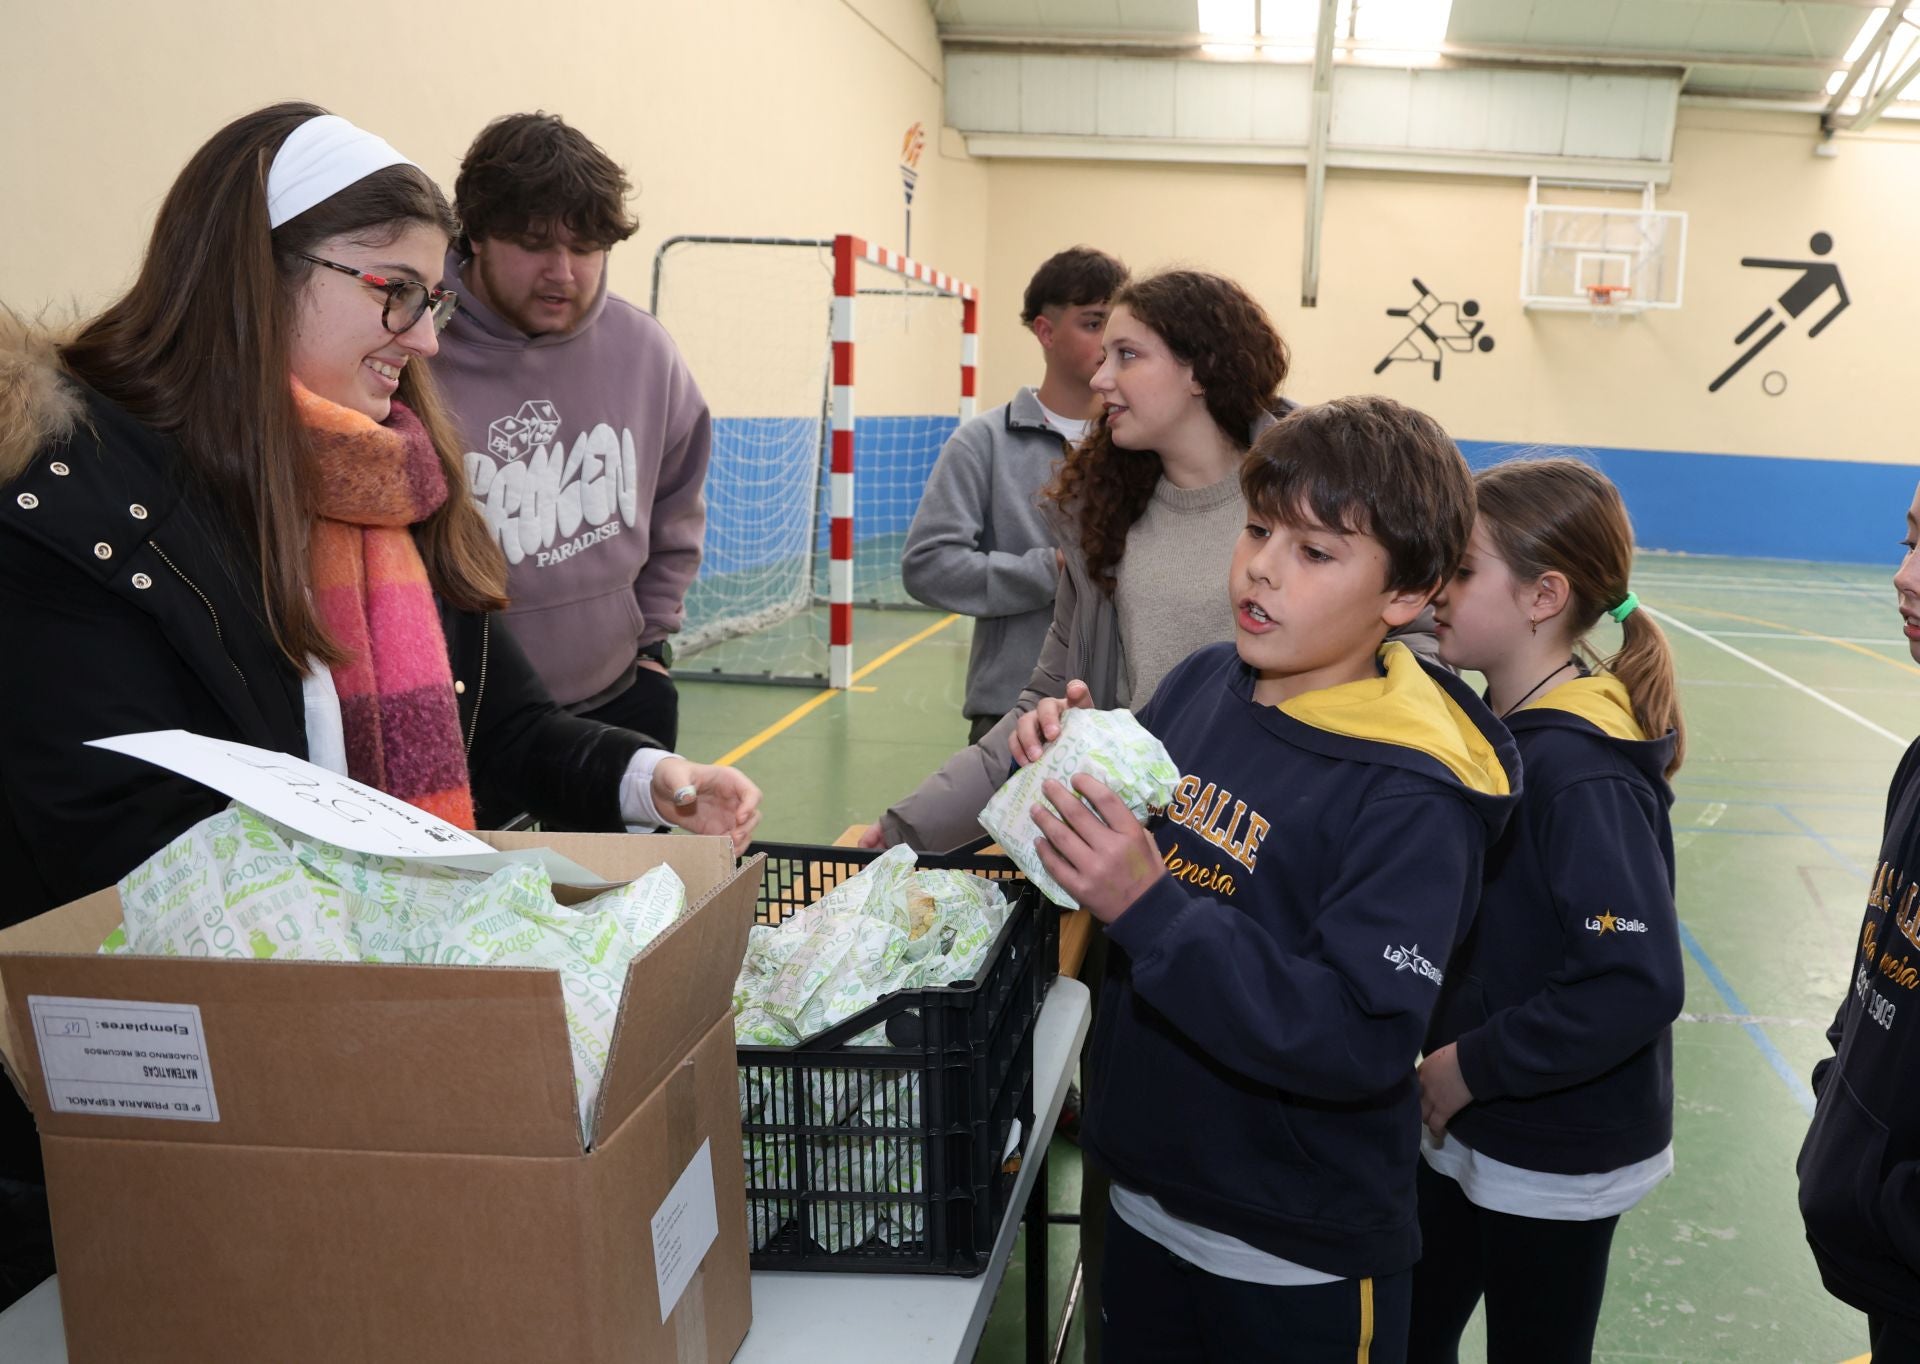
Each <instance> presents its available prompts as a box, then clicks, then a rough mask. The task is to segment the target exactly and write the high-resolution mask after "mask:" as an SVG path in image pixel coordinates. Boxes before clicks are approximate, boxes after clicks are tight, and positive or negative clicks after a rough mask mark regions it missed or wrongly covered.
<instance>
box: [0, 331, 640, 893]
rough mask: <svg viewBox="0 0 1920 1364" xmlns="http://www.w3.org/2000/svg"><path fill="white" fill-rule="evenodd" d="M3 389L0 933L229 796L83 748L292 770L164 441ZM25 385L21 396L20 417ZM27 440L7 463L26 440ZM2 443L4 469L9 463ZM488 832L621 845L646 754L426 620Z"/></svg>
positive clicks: (482, 623) (35, 380)
mask: <svg viewBox="0 0 1920 1364" xmlns="http://www.w3.org/2000/svg"><path fill="white" fill-rule="evenodd" d="M9 358H11V359H12V360H13V361H14V368H13V370H12V372H11V373H9V372H8V371H7V370H5V369H0V390H6V389H12V390H14V391H13V392H12V393H11V395H10V397H11V401H9V400H8V398H9V395H8V394H7V393H4V392H0V423H9V424H6V425H3V426H0V640H4V641H5V647H6V650H7V655H8V656H7V661H6V664H5V666H4V667H0V925H4V924H7V923H12V922H16V921H18V920H20V919H23V918H26V917H28V916H30V915H33V914H37V913H40V912H41V911H43V910H45V909H48V908H51V907H52V906H54V905H58V904H61V903H64V902H65V901H67V900H70V899H73V898H74V897H76V896H80V895H85V894H87V893H89V892H91V891H95V890H98V889H100V888H101V887H103V886H107V885H111V884H112V883H113V882H114V881H116V880H118V879H119V878H120V877H121V876H122V875H124V874H125V873H126V872H128V871H129V870H131V869H132V868H133V867H135V866H137V865H138V864H139V863H140V862H142V861H143V860H145V859H146V858H147V857H148V856H149V855H151V854H152V853H153V852H154V851H156V850H157V849H158V848H160V847H161V846H163V845H164V844H165V843H167V842H168V841H169V840H171V839H172V838H173V837H174V836H175V835H177V834H179V833H180V832H181V831H182V830H184V829H186V828H188V827H189V826H191V825H192V824H194V823H196V822H198V821H199V820H201V819H203V818H205V817H206V816H207V815H210V814H212V813H214V812H215V811H217V810H219V809H220V808H221V807H222V806H224V805H225V804H226V797H224V796H222V795H220V794H218V793H217V792H213V791H210V790H208V789H206V788H205V787H202V786H200V785H198V784H197V783H194V782H191V781H188V780H186V779H184V778H178V777H173V776H169V775H168V774H166V773H165V772H162V771H161V770H160V769H158V768H155V767H152V766H150V765H148V764H146V763H143V762H139V761H136V760H133V759H130V758H126V757H123V756H121V755H119V754H114V753H107V752H103V751H101V750H99V749H91V748H87V747H85V743H86V741H87V740H89V739H97V738H102V737H106V736H109V735H115V734H125V733H131V732H135V731H141V730H154V729H184V730H190V731H192V732H194V733H198V734H207V735H212V736H215V737H219V738H225V739H235V740H238V741H240V742H242V743H248V744H253V745H255V746H257V747H260V748H269V749H274V750H277V751H280V752H284V753H291V754H294V755H295V756H299V757H305V756H306V751H307V747H306V742H307V741H306V715H305V708H304V703H303V701H302V697H301V685H300V676H299V674H298V673H297V672H296V671H295V670H294V669H293V667H292V666H291V665H290V664H289V663H288V661H287V660H286V658H285V657H284V656H283V655H281V654H280V652H279V650H278V649H277V648H276V647H275V646H274V643H273V640H272V637H271V635H270V634H269V633H268V631H267V629H266V628H265V625H264V623H263V614H262V607H261V596H260V592H259V586H258V583H257V582H256V581H255V575H254V573H252V572H250V571H248V570H246V569H244V568H242V567H239V566H237V565H236V564H235V563H233V562H231V561H230V559H229V556H227V555H226V554H223V553H222V552H220V551H219V550H217V549H216V548H215V546H216V544H219V543H222V542H225V541H229V540H230V537H229V536H227V535H225V534H224V533H223V532H222V530H221V529H220V527H219V526H218V524H217V522H216V520H215V518H214V516H213V514H212V513H211V511H210V510H209V508H208V506H207V504H206V503H205V502H204V500H202V499H200V498H198V497H195V496H193V495H191V494H190V493H188V492H187V490H186V489H184V488H183V487H182V485H181V481H180V471H179V466H178V464H177V462H176V459H175V447H174V446H173V443H172V441H171V440H170V438H168V437H165V436H163V435H160V434H158V433H156V432H154V431H152V430H151V429H149V428H147V427H145V426H142V425H141V424H140V423H138V422H136V421H135V420H134V419H133V418H131V417H130V416H128V415H127V414H126V413H125V412H123V411H121V410H120V409H119V408H117V407H115V406H114V405H113V404H111V403H109V402H107V401H106V400H104V399H103V398H101V397H99V396H98V395H97V394H93V393H92V392H90V391H87V390H84V389H79V388H77V387H75V386H74V385H72V384H71V383H70V382H68V381H65V380H62V379H60V378H59V377H58V376H57V375H49V374H46V373H43V372H37V371H33V370H29V371H26V372H23V371H22V368H21V356H20V355H19V354H17V353H16V354H15V355H13V356H12V357H9ZM22 386H26V387H28V388H33V389H35V392H33V393H30V394H28V395H26V398H25V399H24V403H25V407H26V410H25V411H24V412H23V411H22V405H23V398H22V395H21V393H20V392H19V389H20V388H21V387H22ZM27 434H32V435H36V436H37V437H38V438H37V439H35V440H33V441H32V448H31V449H23V448H21V447H23V446H24V445H25V444H26V441H25V440H24V439H23V436H24V435H27ZM9 442H11V443H12V444H11V448H12V452H13V458H12V459H11V460H9V458H8V453H9V448H10V447H9ZM441 621H442V624H443V626H444V627H445V631H446V636H447V652H448V655H449V659H450V661H451V664H452V672H453V677H454V678H455V683H454V689H455V691H456V692H457V693H458V694H459V696H458V700H459V711H460V724H461V730H462V732H463V734H464V735H465V737H466V744H467V759H468V766H469V770H470V773H471V776H472V782H473V791H474V799H475V803H476V805H477V807H478V808H479V810H480V812H481V822H482V824H483V825H485V824H486V823H488V822H489V820H490V819H492V820H498V819H500V818H505V817H510V816H512V815H514V814H517V813H519V812H521V811H531V812H532V813H533V814H535V815H537V816H543V817H545V818H547V819H548V820H550V821H552V822H554V823H564V824H565V825H566V826H567V827H571V828H576V829H606V830H617V829H619V828H620V827H621V821H620V811H619V784H620V776H621V774H622V773H623V772H625V770H626V768H627V765H628V763H629V761H630V760H631V758H632V756H633V754H634V752H635V751H636V750H637V749H639V748H642V747H645V746H647V745H648V743H649V742H650V741H648V740H647V739H645V738H644V737H643V736H640V735H636V734H632V733H629V732H627V731H624V730H617V729H610V728H608V727H607V726H604V725H600V724H596V723H594V722H592V721H588V720H582V719H578V718H576V717H573V716H570V715H568V714H567V713H566V712H564V711H563V710H561V709H560V708H559V707H558V706H557V705H555V704H554V703H553V701H552V700H551V699H550V698H549V697H548V696H547V694H546V692H545V690H544V689H543V688H542V687H541V685H540V682H539V679H538V678H537V677H536V675H535V674H534V672H533V670H532V668H531V667H530V666H529V665H528V663H527V660H526V658H525V656H524V655H522V654H521V653H520V651H519V649H518V648H517V647H516V646H515V644H514V643H513V637H512V635H511V634H510V633H509V632H508V631H506V630H504V629H501V628H499V627H498V625H497V623H495V622H493V621H491V620H490V619H489V618H488V617H487V616H486V615H485V614H480V613H474V612H463V611H456V610H452V609H450V608H447V607H445V606H444V605H443V606H442V609H441Z"/></svg>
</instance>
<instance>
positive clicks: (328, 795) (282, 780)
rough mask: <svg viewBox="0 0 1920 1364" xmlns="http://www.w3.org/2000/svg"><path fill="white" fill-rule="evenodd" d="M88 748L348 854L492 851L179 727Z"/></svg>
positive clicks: (377, 796)
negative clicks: (184, 782)
mask: <svg viewBox="0 0 1920 1364" xmlns="http://www.w3.org/2000/svg"><path fill="white" fill-rule="evenodd" d="M90 746H91V747H93V748H106V749H111V750H112V751H113V752H115V753H125V754H127V755H128V756H129V757H134V758H140V759H143V760H145V761H147V762H150V763H152V764H154V765H155V766H156V767H164V768H166V769H167V770H168V771H170V772H178V773H179V774H180V775H181V776H183V777H192V778H193V779H194V780H195V781H197V782H199V783H201V784H202V785H203V786H211V787H212V788H213V789H214V790H216V791H219V792H222V793H224V794H226V795H229V796H232V797H233V798H234V799H235V800H237V801H239V802H240V803H241V804H242V805H244V806H246V807H247V808H249V809H252V810H258V811H259V812H260V813H261V814H263V815H265V816H266V817H267V818H268V819H271V820H273V821H275V822H276V823H280V824H285V825H287V826H288V827H290V828H294V829H298V830H299V831H300V832H301V833H303V834H308V835H310V836H312V837H313V838H316V839H319V840H320V841H321V842H323V843H332V844H335V845H337V846H338V847H342V848H349V849H351V850H352V851H354V852H363V853H374V854H376V855H378V856H381V857H433V858H439V857H444V856H445V855H446V854H448V853H485V854H491V853H492V852H493V849H492V848H490V847H488V846H487V845H486V844H485V843H483V842H481V841H480V840H479V839H477V838H475V837H474V836H473V835H472V834H470V833H468V832H467V831H466V830H464V829H458V828H455V827H454V826H453V825H451V824H449V823H447V821H446V820H444V819H441V818H439V817H438V816H436V815H430V814H428V813H427V812H426V811H425V810H422V809H420V808H419V807H418V806H415V805H409V804H407V803H406V802H405V801H404V800H400V799H399V798H397V797H395V796H390V795H388V794H387V793H386V792H384V791H376V790H374V789H373V788H372V787H371V786H364V785H362V784H361V783H359V782H357V781H354V780H353V779H352V778H350V777H343V776H341V775H340V774H339V773H338V772H329V771H328V770H327V769H326V768H324V767H315V766H314V765H313V764H312V763H310V762H302V761H301V760H300V759H299V758H295V757H291V756H289V755H288V754H285V753H275V752H273V751H271V750H269V749H265V748H254V747H252V746H251V745H249V744H237V743H234V742H232V741H231V740H228V739H209V738H206V737H205V736H203V735H199V734H189V733H187V731H185V730H184V729H163V730H155V731H153V732H152V733H149V734H122V735H120V736H119V737H118V738H114V739H95V740H94V741H93V743H92V744H91V745H90Z"/></svg>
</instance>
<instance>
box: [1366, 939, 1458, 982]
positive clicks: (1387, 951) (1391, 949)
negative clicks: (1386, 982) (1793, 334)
mask: <svg viewBox="0 0 1920 1364" xmlns="http://www.w3.org/2000/svg"><path fill="white" fill-rule="evenodd" d="M1380 955H1381V956H1382V957H1384V958H1385V959H1386V960H1388V961H1390V962H1392V963H1393V969H1394V970H1395V971H1396V972H1398V971H1411V972H1413V973H1414V974H1415V975H1416V976H1425V977H1426V978H1427V979H1428V980H1430V981H1432V982H1433V983H1434V984H1435V985H1438V984H1440V983H1441V980H1442V979H1443V977H1442V976H1441V974H1440V968H1439V967H1437V966H1435V965H1434V964H1433V963H1432V962H1430V961H1428V960H1427V959H1426V958H1425V957H1423V956H1421V955H1420V944H1419V943H1415V944H1414V945H1413V946H1412V947H1395V946H1393V945H1392V944H1391V943H1389V944H1388V945H1387V946H1386V947H1385V948H1384V949H1383V950H1382V951H1381V953H1380Z"/></svg>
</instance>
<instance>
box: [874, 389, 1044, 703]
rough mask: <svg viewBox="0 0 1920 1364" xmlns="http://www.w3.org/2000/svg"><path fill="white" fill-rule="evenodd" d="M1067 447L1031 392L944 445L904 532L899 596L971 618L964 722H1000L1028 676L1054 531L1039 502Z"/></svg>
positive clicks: (1039, 638)
mask: <svg viewBox="0 0 1920 1364" xmlns="http://www.w3.org/2000/svg"><path fill="white" fill-rule="evenodd" d="M1065 448H1066V442H1065V441H1063V440H1062V439H1061V437H1060V433H1059V432H1058V431H1056V430H1054V429H1053V428H1052V427H1051V426H1049V425H1048V424H1047V416H1046V412H1045V411H1044V410H1043V409H1042V408H1041V406H1040V399H1039V398H1038V396H1036V394H1035V393H1034V391H1033V390H1032V389H1031V388H1023V389H1021V390H1020V391H1019V392H1018V393H1016V394H1015V395H1014V397H1013V401H1012V402H1010V403H1006V404H1004V405H1002V406H1000V407H996V408H994V409H993V410H992V411H991V412H984V413H982V414H981V415H980V416H978V417H975V418H974V419H973V420H972V421H970V422H967V423H966V424H965V425H964V426H962V427H960V429H959V430H957V431H955V432H954V433H953V435H952V436H951V437H949V438H948V440H947V444H946V447H945V448H944V449H942V450H941V451H940V458H939V460H938V462H937V463H935V464H934V466H933V473H932V474H931V475H930V476H929V477H928V479H927V488H926V492H925V493H924V494H923V495H922V496H921V499H920V509H919V510H918V511H916V512H915V513H914V516H913V525H912V527H911V528H910V529H909V530H908V531H907V547H906V550H905V552H904V553H903V554H902V555H901V558H900V576H901V578H902V580H903V581H904V582H905V584H906V588H907V591H908V592H910V593H912V594H913V596H914V597H915V598H916V599H917V600H919V601H923V602H925V603H926V604H927V605H928V606H937V607H939V608H940V609H941V610H943V611H955V612H958V613H959V614H960V615H963V616H972V617H973V618H974V627H973V652H972V653H971V654H970V655H969V656H968V659H967V695H966V700H965V701H964V702H963V703H962V705H961V710H962V712H963V713H964V714H965V715H966V716H967V717H968V718H969V719H972V718H975V717H978V716H983V715H986V716H995V715H1004V714H1006V712H1007V711H1008V710H1009V709H1011V708H1012V706H1013V705H1014V702H1015V701H1016V699H1017V698H1018V697H1019V695H1020V687H1021V684H1022V683H1023V682H1025V681H1026V680H1027V677H1028V675H1029V674H1030V673H1032V671H1033V663H1034V660H1035V659H1036V658H1038V657H1039V654H1040V646H1041V644H1042V643H1043V642H1044V641H1045V639H1046V637H1047V623H1048V622H1049V621H1051V620H1052V619H1053V594H1054V585H1055V582H1056V572H1055V568H1054V557H1053V547H1054V543H1055V540H1056V537H1055V534H1054V530H1053V528H1052V527H1051V526H1050V525H1049V524H1048V523H1047V519H1046V517H1045V515H1044V514H1043V513H1042V512H1041V510H1040V492H1041V490H1042V489H1043V488H1045V487H1046V485H1047V481H1048V480H1049V479H1050V478H1052V477H1053V473H1054V470H1055V469H1057V468H1058V467H1059V464H1060V456H1061V454H1062V453H1063V452H1064V450H1065Z"/></svg>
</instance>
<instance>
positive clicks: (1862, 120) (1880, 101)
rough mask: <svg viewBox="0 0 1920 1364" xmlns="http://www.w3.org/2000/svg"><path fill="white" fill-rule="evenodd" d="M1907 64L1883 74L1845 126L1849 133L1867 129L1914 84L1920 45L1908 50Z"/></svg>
mask: <svg viewBox="0 0 1920 1364" xmlns="http://www.w3.org/2000/svg"><path fill="white" fill-rule="evenodd" d="M1906 62H1907V64H1906V65H1905V66H1903V67H1901V68H1900V69H1899V70H1898V71H1893V72H1887V73H1884V74H1882V76H1881V78H1880V80H1879V83H1878V84H1876V85H1875V86H1874V87H1873V90H1872V92H1871V93H1869V94H1868V95H1867V97H1866V101H1865V102H1864V103H1863V104H1862V105H1861V106H1860V111H1859V112H1858V113H1856V114H1855V115H1854V116H1853V117H1852V118H1850V119H1848V120H1847V122H1846V125H1845V128H1846V131H1847V132H1850V133H1857V132H1861V131H1863V130H1864V129H1866V128H1867V127H1868V126H1869V125H1870V124H1872V123H1873V122H1874V121H1875V120H1876V119H1878V118H1879V117H1880V115H1882V114H1884V113H1885V112H1886V111H1887V106H1888V105H1890V104H1892V103H1893V102H1894V101H1895V100H1897V99H1899V98H1900V96H1901V95H1902V94H1903V93H1904V92H1905V91H1906V88H1907V87H1908V86H1909V85H1911V84H1912V83H1913V78H1914V77H1915V76H1917V75H1920V44H1916V45H1915V46H1914V47H1911V48H1909V49H1908V51H1907V56H1906ZM1823 126H1824V120H1823Z"/></svg>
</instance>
